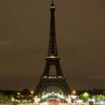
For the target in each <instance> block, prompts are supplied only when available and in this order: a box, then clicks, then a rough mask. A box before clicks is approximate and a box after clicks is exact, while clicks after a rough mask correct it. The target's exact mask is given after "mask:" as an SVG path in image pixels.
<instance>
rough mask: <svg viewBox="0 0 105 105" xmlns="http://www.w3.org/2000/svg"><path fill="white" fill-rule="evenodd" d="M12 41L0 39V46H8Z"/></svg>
mask: <svg viewBox="0 0 105 105" xmlns="http://www.w3.org/2000/svg"><path fill="white" fill-rule="evenodd" d="M11 44H12V43H11V42H10V41H0V46H9V45H11Z"/></svg>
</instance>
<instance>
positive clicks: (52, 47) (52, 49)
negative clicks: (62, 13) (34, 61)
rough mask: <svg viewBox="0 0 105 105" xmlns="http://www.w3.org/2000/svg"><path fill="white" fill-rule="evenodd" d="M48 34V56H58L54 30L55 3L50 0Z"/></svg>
mask: <svg viewBox="0 0 105 105" xmlns="http://www.w3.org/2000/svg"><path fill="white" fill-rule="evenodd" d="M50 11H51V12H50V36H49V48H48V57H50V56H58V52H57V43H56V30H55V5H54V2H53V0H52V3H51V6H50Z"/></svg>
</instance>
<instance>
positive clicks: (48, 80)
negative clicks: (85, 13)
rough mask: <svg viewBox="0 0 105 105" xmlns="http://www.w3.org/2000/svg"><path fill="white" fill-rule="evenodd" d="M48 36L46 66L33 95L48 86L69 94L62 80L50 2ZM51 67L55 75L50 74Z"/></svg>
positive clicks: (52, 8) (66, 85)
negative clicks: (53, 67)
mask: <svg viewBox="0 0 105 105" xmlns="http://www.w3.org/2000/svg"><path fill="white" fill-rule="evenodd" d="M50 12H51V17H50V36H49V47H48V56H47V57H46V64H45V68H44V71H43V74H42V75H41V78H40V81H39V84H38V85H37V87H36V89H35V94H41V93H42V92H43V90H44V89H45V88H46V87H48V86H56V87H58V88H60V89H62V90H63V92H64V93H65V94H69V93H70V88H69V86H68V84H67V82H66V80H65V78H64V75H63V73H62V70H61V66H60V58H59V57H58V51H57V43H56V30H55V5H54V2H53V0H52V3H51V6H50ZM51 66H55V71H56V74H55V75H51V74H50V69H51Z"/></svg>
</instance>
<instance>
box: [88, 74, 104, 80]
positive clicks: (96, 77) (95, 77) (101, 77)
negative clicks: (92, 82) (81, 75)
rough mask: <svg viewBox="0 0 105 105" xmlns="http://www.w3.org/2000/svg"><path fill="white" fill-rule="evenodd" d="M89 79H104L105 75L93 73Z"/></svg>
mask: <svg viewBox="0 0 105 105" xmlns="http://www.w3.org/2000/svg"><path fill="white" fill-rule="evenodd" d="M88 78H89V79H98V80H102V79H105V75H91V76H89V77H88Z"/></svg>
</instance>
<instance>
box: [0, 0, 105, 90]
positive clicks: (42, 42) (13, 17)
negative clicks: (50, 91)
mask: <svg viewBox="0 0 105 105" xmlns="http://www.w3.org/2000/svg"><path fill="white" fill-rule="evenodd" d="M49 5H50V0H0V89H23V88H32V89H34V88H35V86H36V84H37V83H38V81H39V77H40V75H41V73H42V71H43V69H44V65H45V57H46V56H47V49H48V39H49V38H48V37H49V22H50V15H49V14H50V11H49ZM56 33H57V43H58V50H59V56H60V57H61V66H62V70H63V73H64V75H65V77H66V78H67V82H68V84H69V86H70V88H71V89H83V88H105V1H104V0H56Z"/></svg>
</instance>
